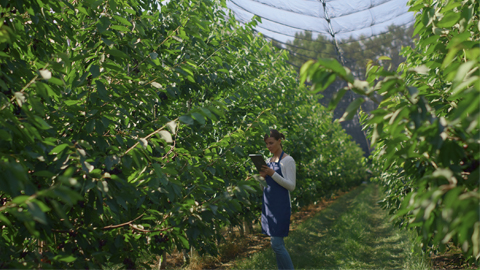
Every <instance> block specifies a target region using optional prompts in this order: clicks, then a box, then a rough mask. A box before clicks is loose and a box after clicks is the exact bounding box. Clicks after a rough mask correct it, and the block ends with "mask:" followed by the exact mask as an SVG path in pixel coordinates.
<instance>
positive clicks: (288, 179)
mask: <svg viewBox="0 0 480 270" xmlns="http://www.w3.org/2000/svg"><path fill="white" fill-rule="evenodd" d="M270 160H271V158H270V159H268V160H267V162H270ZM280 169H281V170H282V175H283V177H282V176H281V175H280V174H278V173H277V172H275V173H274V174H273V175H272V179H273V180H275V182H277V183H278V184H279V185H280V186H282V187H284V188H286V189H287V190H288V191H293V190H294V189H295V185H296V178H297V169H296V166H295V160H294V159H293V157H292V156H287V157H284V158H282V160H280Z"/></svg>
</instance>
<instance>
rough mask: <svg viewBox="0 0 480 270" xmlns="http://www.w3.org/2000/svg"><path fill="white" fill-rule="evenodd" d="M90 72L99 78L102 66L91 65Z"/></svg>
mask: <svg viewBox="0 0 480 270" xmlns="http://www.w3.org/2000/svg"><path fill="white" fill-rule="evenodd" d="M90 73H92V77H93V78H97V77H98V76H100V67H98V66H97V65H92V66H91V67H90Z"/></svg>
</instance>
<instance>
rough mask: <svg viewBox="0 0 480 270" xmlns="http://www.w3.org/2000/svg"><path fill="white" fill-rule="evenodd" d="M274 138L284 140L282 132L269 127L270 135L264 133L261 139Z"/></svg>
mask: <svg viewBox="0 0 480 270" xmlns="http://www.w3.org/2000/svg"><path fill="white" fill-rule="evenodd" d="M270 137H272V138H274V139H275V140H277V141H278V140H280V139H284V140H285V135H283V134H282V133H280V132H278V130H276V129H270V135H268V134H265V136H264V137H263V140H264V141H266V140H267V139H268V138H270Z"/></svg>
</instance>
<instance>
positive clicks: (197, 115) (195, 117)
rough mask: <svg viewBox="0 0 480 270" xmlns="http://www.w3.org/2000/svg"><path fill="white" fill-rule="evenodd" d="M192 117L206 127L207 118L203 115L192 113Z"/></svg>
mask: <svg viewBox="0 0 480 270" xmlns="http://www.w3.org/2000/svg"><path fill="white" fill-rule="evenodd" d="M192 116H193V118H194V119H195V120H196V121H197V122H198V123H200V124H201V125H205V118H204V117H203V115H201V114H199V113H192Z"/></svg>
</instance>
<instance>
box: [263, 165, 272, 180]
mask: <svg viewBox="0 0 480 270" xmlns="http://www.w3.org/2000/svg"><path fill="white" fill-rule="evenodd" d="M274 173H275V171H274V170H273V169H272V168H270V167H268V166H267V165H263V166H262V171H261V172H260V176H261V177H263V178H265V177H266V176H267V175H270V176H272V175H273V174H274Z"/></svg>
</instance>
